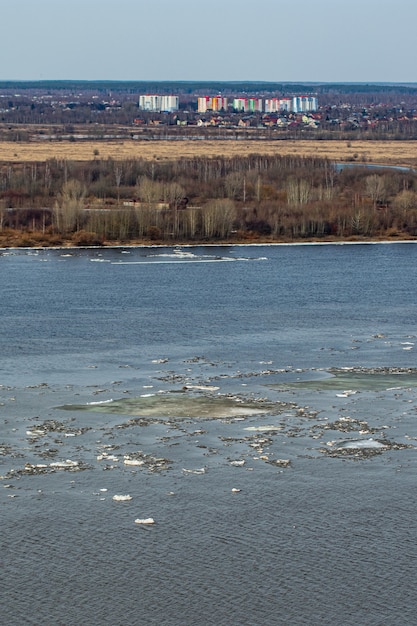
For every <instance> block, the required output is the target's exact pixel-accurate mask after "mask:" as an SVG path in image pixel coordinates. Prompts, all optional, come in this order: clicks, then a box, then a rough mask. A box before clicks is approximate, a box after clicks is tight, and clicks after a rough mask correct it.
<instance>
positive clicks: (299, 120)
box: [0, 81, 417, 141]
mask: <svg viewBox="0 0 417 626" xmlns="http://www.w3.org/2000/svg"><path fill="white" fill-rule="evenodd" d="M80 126H82V127H83V128H80ZM46 128H47V130H46ZM52 130H53V133H54V136H62V137H64V138H65V137H66V138H68V137H71V136H72V137H73V138H74V139H77V138H80V139H81V138H83V137H87V136H88V137H91V136H92V135H94V137H95V138H96V139H100V138H101V139H109V138H112V137H113V138H128V137H131V138H146V137H147V138H152V139H158V138H159V137H164V138H165V139H168V138H175V137H181V136H184V135H193V134H196V133H197V134H198V133H200V135H201V133H202V132H204V133H205V134H207V133H209V134H210V133H211V135H210V136H212V137H213V138H215V137H217V138H220V136H221V135H219V133H218V131H220V132H221V131H222V130H224V131H229V130H236V131H237V132H243V131H245V132H246V133H247V135H246V136H247V138H253V139H256V138H261V137H262V136H263V133H264V134H265V136H268V137H269V138H273V137H274V136H276V137H277V138H280V137H284V136H285V137H288V138H291V139H298V138H300V137H303V138H306V139H307V138H310V137H311V138H312V139H313V138H314V139H358V138H361V139H382V138H390V139H417V86H415V85H377V84H375V85H373V84H369V85H328V84H324V85H309V84H307V85H295V84H294V85H291V84H273V83H198V82H196V83H181V82H179V83H173V82H171V83H156V82H155V83H139V82H138V83H125V82H120V83H118V82H114V83H113V82H70V81H61V82H59V81H45V82H40V83H37V82H32V83H31V82H23V83H19V82H7V83H6V82H3V83H2V82H0V139H6V140H10V139H11V140H13V141H24V140H26V139H28V138H29V136H32V137H33V136H41V137H42V136H44V137H47V136H49V134H50V132H51V131H52ZM216 133H217V134H216ZM223 137H226V135H225V134H223Z"/></svg>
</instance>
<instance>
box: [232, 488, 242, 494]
mask: <svg viewBox="0 0 417 626" xmlns="http://www.w3.org/2000/svg"><path fill="white" fill-rule="evenodd" d="M240 491H241V489H236V487H233V489H232V493H239V492H240Z"/></svg>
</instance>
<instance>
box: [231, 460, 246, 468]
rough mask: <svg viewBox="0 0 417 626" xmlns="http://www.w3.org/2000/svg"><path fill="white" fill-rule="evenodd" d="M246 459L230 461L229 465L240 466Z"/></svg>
mask: <svg viewBox="0 0 417 626" xmlns="http://www.w3.org/2000/svg"><path fill="white" fill-rule="evenodd" d="M245 463H246V461H245V460H244V459H242V460H241V461H230V465H234V466H235V467H242V465H245Z"/></svg>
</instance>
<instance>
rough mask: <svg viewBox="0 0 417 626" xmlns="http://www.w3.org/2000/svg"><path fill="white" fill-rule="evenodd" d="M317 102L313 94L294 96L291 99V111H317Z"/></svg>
mask: <svg viewBox="0 0 417 626" xmlns="http://www.w3.org/2000/svg"><path fill="white" fill-rule="evenodd" d="M317 108H318V102H317V98H316V97H315V96H295V97H294V98H293V99H292V111H294V113H307V112H308V111H317Z"/></svg>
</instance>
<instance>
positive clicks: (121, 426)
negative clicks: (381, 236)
mask: <svg viewBox="0 0 417 626" xmlns="http://www.w3.org/2000/svg"><path fill="white" fill-rule="evenodd" d="M416 286H417V245H416V244H414V243H390V244H363V245H349V244H344V245H343V244H340V245H288V246H286V245H279V246H196V247H177V248H173V247H166V248H163V247H148V248H146V247H144V248H113V249H99V248H97V249H71V250H69V249H56V250H6V249H3V250H0V329H1V330H0V355H1V359H0V517H1V520H0V521H1V535H0V537H1V539H0V550H1V551H0V559H1V572H2V585H1V592H0V595H1V611H0V623H1V624H5V625H11V626H14V625H21V624H33V625H36V626H38V625H41V624H42V625H48V626H52V625H59V626H72V625H79V624H112V625H115V624H116V625H118V624H120V625H121V624H125V623H130V624H158V625H167V626H177V625H178V626H180V625H187V626H188V625H190V626H194V625H196V624H198V625H203V626H205V625H207V626H208V625H211V624H213V625H224V626H229V625H235V624H236V625H242V624H244V625H245V626H252V625H253V626H255V625H258V624H271V625H287V624H291V625H293V624H295V625H298V624H300V625H303V624H306V625H315V624H317V625H318V624H329V625H330V624H332V625H335V624H337V625H349V624H358V623H359V624H367V625H368V624H369V625H385V624H387V625H388V624H389V625H395V624H398V625H403V624H413V623H416V617H415V615H416V610H417V601H416V599H415V592H414V587H415V584H414V581H415V578H416V570H417V566H416V558H415V556H416V538H417V537H416V490H415V477H416V466H417V428H416V417H417V415H416V409H417V365H416V358H415V351H416V349H417V347H416V345H417V340H416V337H417V308H416V304H417V303H416ZM114 496H119V498H116V499H114ZM120 496H125V497H124V498H120ZM127 496H129V497H127ZM150 518H151V519H152V520H153V521H154V523H153V524H143V523H138V521H139V522H140V521H143V520H149V519H150ZM136 520H138V521H136Z"/></svg>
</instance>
